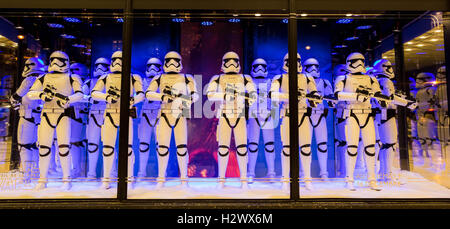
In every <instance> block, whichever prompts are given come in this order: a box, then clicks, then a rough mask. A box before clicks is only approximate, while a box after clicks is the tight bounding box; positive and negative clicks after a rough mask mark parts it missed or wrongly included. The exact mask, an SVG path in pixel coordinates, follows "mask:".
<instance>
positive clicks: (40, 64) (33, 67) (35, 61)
mask: <svg viewBox="0 0 450 229" xmlns="http://www.w3.org/2000/svg"><path fill="white" fill-rule="evenodd" d="M44 73H45V65H44V61H42V60H41V59H39V58H37V57H31V58H30V59H28V60H27V61H26V62H25V66H24V68H23V72H22V77H28V76H31V75H40V74H44Z"/></svg>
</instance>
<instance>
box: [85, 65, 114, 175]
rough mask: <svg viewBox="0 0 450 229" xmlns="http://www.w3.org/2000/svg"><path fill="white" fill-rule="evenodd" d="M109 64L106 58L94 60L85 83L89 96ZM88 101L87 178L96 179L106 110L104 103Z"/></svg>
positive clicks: (91, 99)
mask: <svg viewBox="0 0 450 229" xmlns="http://www.w3.org/2000/svg"><path fill="white" fill-rule="evenodd" d="M110 65H111V63H110V62H109V60H107V59H106V58H103V57H100V58H98V59H97V60H95V63H94V72H93V74H92V77H91V78H90V79H88V80H87V81H86V82H85V86H86V87H87V88H88V91H89V93H88V94H89V95H90V92H91V91H92V90H93V89H94V86H95V85H96V84H97V81H98V79H99V78H100V77H101V76H103V75H106V74H108V73H109V66H110ZM87 100H88V101H89V106H90V109H89V120H88V125H87V128H86V136H87V139H88V173H87V176H88V178H97V172H96V170H97V163H98V157H99V145H100V133H101V128H102V125H103V123H104V120H105V119H104V113H105V109H106V102H105V101H98V100H94V99H93V98H92V97H90V96H88V97H87Z"/></svg>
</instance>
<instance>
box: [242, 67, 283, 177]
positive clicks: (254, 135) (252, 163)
mask: <svg viewBox="0 0 450 229" xmlns="http://www.w3.org/2000/svg"><path fill="white" fill-rule="evenodd" d="M267 74H268V72H267V63H266V61H265V60H264V59H261V58H258V59H256V60H254V61H253V63H252V69H251V71H250V75H251V76H252V77H253V82H254V83H255V85H256V89H257V100H256V102H255V103H253V104H252V106H251V107H250V109H249V119H248V123H247V132H248V134H247V135H248V179H249V183H251V182H252V181H253V178H254V177H255V167H256V160H257V158H258V146H259V137H260V133H261V132H262V135H263V140H264V152H265V158H266V163H267V178H269V179H270V180H272V179H273V178H275V145H274V144H275V143H274V129H275V128H276V126H277V123H275V121H276V120H277V118H276V117H278V109H276V107H272V104H271V101H270V99H269V90H270V85H271V80H270V79H268V78H267Z"/></svg>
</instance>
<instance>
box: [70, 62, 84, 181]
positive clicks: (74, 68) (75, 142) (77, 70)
mask: <svg viewBox="0 0 450 229" xmlns="http://www.w3.org/2000/svg"><path fill="white" fill-rule="evenodd" d="M70 74H75V75H77V76H79V77H80V79H81V81H82V83H83V86H82V88H83V89H82V91H83V94H84V95H89V89H88V88H87V86H86V85H85V84H84V82H85V81H86V79H87V78H88V76H89V71H88V68H87V67H86V66H85V65H83V64H80V63H73V64H71V65H70ZM73 107H74V109H75V113H76V114H77V115H76V116H77V118H76V119H71V122H72V126H71V131H72V132H71V134H70V145H71V149H70V155H71V157H72V172H71V177H72V178H76V177H78V176H80V175H81V158H82V156H83V155H85V151H86V147H87V139H86V132H85V131H86V125H87V122H88V117H89V107H88V101H86V100H82V101H80V102H78V103H74V104H73Z"/></svg>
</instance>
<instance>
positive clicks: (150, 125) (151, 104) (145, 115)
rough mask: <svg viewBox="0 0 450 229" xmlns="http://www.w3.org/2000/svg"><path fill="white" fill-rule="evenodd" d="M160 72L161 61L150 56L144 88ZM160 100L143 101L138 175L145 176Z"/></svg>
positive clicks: (139, 130) (139, 133) (146, 87)
mask: <svg viewBox="0 0 450 229" xmlns="http://www.w3.org/2000/svg"><path fill="white" fill-rule="evenodd" d="M161 72H162V63H161V61H160V60H159V59H158V58H155V57H153V58H150V59H148V61H147V65H146V70H145V76H146V78H144V79H142V83H143V87H144V89H146V90H147V89H148V87H149V86H150V82H151V81H152V80H153V78H155V77H156V76H158V75H160V74H161ZM160 107H161V102H159V101H150V100H146V101H144V104H143V105H142V111H141V115H140V123H139V127H138V137H139V170H138V177H146V176H147V163H148V156H149V152H150V140H151V137H152V136H155V139H156V124H157V123H158V120H159V109H160Z"/></svg>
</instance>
